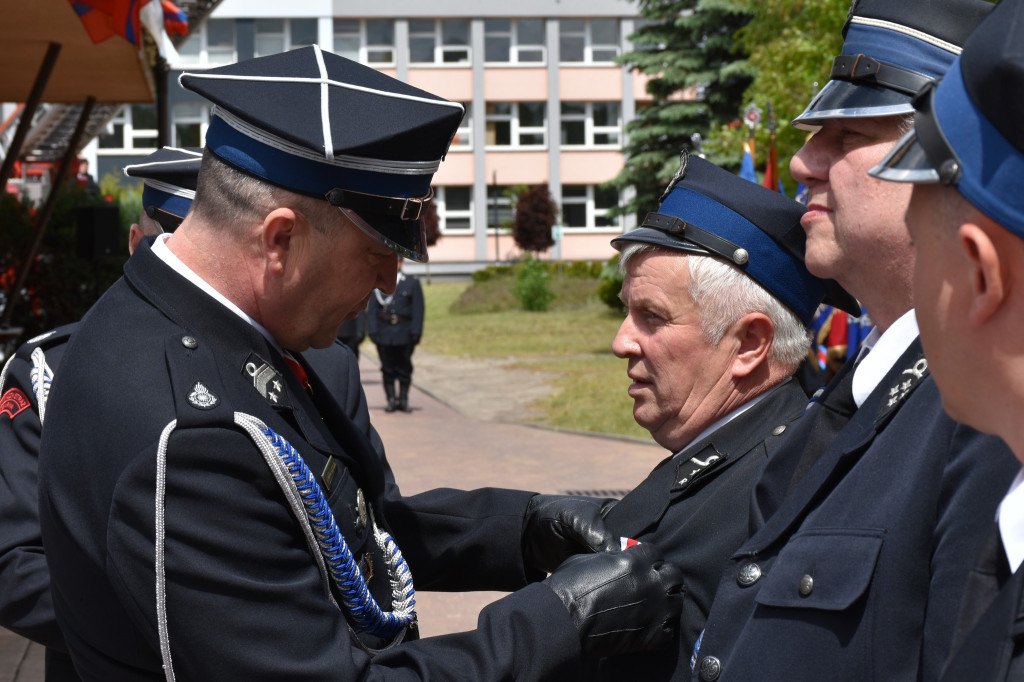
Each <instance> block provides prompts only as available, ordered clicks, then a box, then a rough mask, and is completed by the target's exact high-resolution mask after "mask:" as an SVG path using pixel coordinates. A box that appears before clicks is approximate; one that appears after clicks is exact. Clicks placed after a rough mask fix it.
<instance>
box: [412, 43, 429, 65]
mask: <svg viewBox="0 0 1024 682" xmlns="http://www.w3.org/2000/svg"><path fill="white" fill-rule="evenodd" d="M409 61H411V62H419V63H423V62H426V63H430V62H433V61H434V39H433V38H409Z"/></svg>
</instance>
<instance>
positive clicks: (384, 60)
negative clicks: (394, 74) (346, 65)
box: [366, 49, 395, 64]
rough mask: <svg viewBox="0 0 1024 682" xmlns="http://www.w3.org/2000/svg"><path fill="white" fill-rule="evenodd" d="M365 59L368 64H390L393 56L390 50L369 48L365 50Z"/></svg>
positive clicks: (393, 59)
mask: <svg viewBox="0 0 1024 682" xmlns="http://www.w3.org/2000/svg"><path fill="white" fill-rule="evenodd" d="M366 61H367V62H368V63H370V64H391V63H392V62H394V61H395V56H394V53H393V52H392V51H391V50H384V49H370V50H367V51H366Z"/></svg>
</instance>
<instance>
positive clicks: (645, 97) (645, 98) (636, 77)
mask: <svg viewBox="0 0 1024 682" xmlns="http://www.w3.org/2000/svg"><path fill="white" fill-rule="evenodd" d="M649 80H651V77H650V76H648V75H647V74H644V73H636V72H634V73H633V97H634V98H635V99H636V101H637V102H638V103H639V102H653V101H654V97H653V96H652V95H649V94H648V93H647V91H646V90H645V89H644V88H646V87H647V81H649ZM693 99H697V88H695V87H691V88H687V89H686V90H683V91H682V92H677V93H675V94H673V95H672V96H671V97H669V100H672V101H676V102H678V101H683V100H693Z"/></svg>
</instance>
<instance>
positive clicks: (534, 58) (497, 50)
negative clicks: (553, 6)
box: [484, 19, 547, 64]
mask: <svg viewBox="0 0 1024 682" xmlns="http://www.w3.org/2000/svg"><path fill="white" fill-rule="evenodd" d="M546 59H547V48H545V46H544V20H543V19H487V20H485V21H484V60H485V61H486V62H488V63H490V64H542V63H544V61H545V60H546Z"/></svg>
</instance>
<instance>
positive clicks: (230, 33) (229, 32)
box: [206, 19, 235, 48]
mask: <svg viewBox="0 0 1024 682" xmlns="http://www.w3.org/2000/svg"><path fill="white" fill-rule="evenodd" d="M206 45H207V47H230V48H234V46H235V22H234V20H232V19H209V20H207V22H206Z"/></svg>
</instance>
